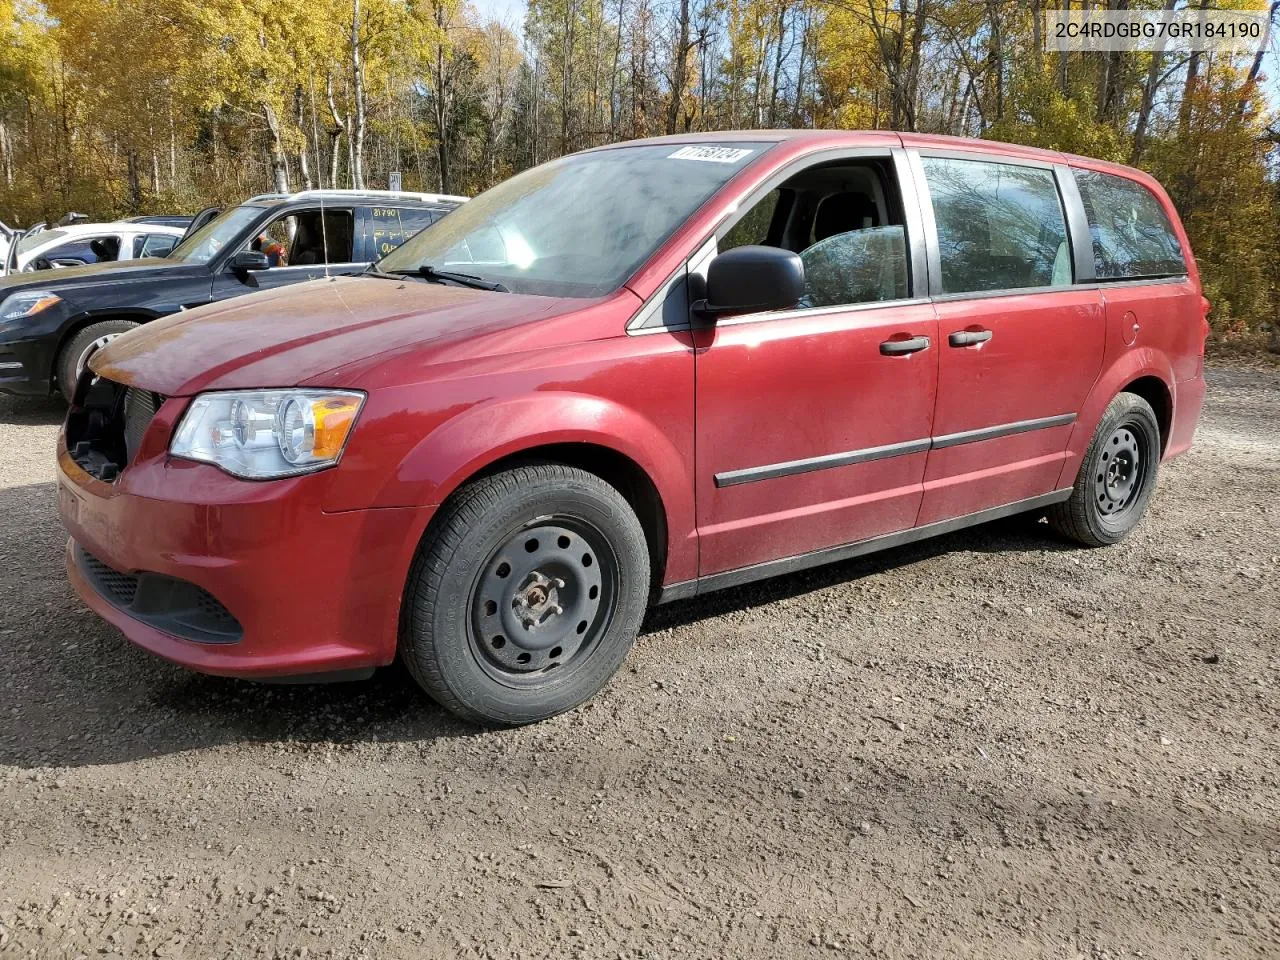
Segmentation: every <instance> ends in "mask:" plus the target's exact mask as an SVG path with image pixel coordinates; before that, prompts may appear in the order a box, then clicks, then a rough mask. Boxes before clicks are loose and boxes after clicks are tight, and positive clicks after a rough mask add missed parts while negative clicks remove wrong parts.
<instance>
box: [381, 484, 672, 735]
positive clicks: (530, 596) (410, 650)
mask: <svg viewBox="0 0 1280 960" xmlns="http://www.w3.org/2000/svg"><path fill="white" fill-rule="evenodd" d="M649 586H650V584H649V550H648V546H647V543H646V540H645V535H644V530H643V529H642V528H641V526H640V521H639V520H638V519H637V518H636V515H635V512H634V511H633V510H632V509H631V507H630V505H629V504H628V503H627V501H626V500H625V499H624V498H623V497H622V495H621V494H620V493H619V492H618V491H617V490H616V489H614V488H613V487H612V486H610V485H609V484H607V483H605V482H604V481H603V480H601V479H600V478H599V477H597V476H595V475H594V474H591V473H587V472H586V471H584V470H579V469H577V468H574V467H568V466H564V465H561V464H554V463H533V464H529V465H526V466H519V467H515V468H513V469H510V470H505V471H503V472H501V473H496V474H494V475H492V476H489V477H485V478H483V479H480V480H477V481H474V482H472V483H469V484H467V485H466V486H464V487H462V488H461V489H460V490H459V491H458V492H457V493H456V494H454V496H452V497H451V498H450V499H449V500H448V501H447V502H446V503H445V505H444V506H443V507H442V508H441V510H440V513H439V514H438V515H437V516H436V517H435V518H434V520H433V521H432V524H431V527H430V528H429V529H428V531H427V534H426V536H425V537H424V538H423V542H422V544H421V545H420V546H419V548H418V554H417V557H416V559H415V561H414V565H413V569H412V570H411V571H410V574H409V581H408V584H407V588H406V596H405V602H404V615H403V617H402V622H401V629H400V656H401V659H402V660H403V662H404V664H405V666H406V667H407V668H408V670H409V673H410V674H411V675H412V676H413V678H414V679H415V680H416V681H417V682H418V684H419V685H420V686H421V687H422V688H423V689H424V690H426V691H427V693H429V694H430V695H431V696H432V697H433V698H434V699H435V700H436V701H437V702H438V703H439V704H440V705H441V706H443V707H444V708H445V709H446V710H449V711H450V712H452V713H454V714H456V715H457V716H459V717H462V718H464V719H466V720H471V721H474V722H477V723H481V724H487V725H495V726H517V725H520V724H526V723H533V722H536V721H538V720H544V719H546V718H547V717H552V716H555V715H556V714H558V713H563V712H564V711H566V710H570V709H572V708H573V707H576V706H577V705H578V704H580V703H582V702H583V701H585V700H587V699H588V698H590V697H591V696H593V695H594V694H595V693H596V692H597V691H598V690H600V688H602V687H603V686H604V685H605V683H606V682H608V680H609V678H610V677H611V676H613V674H614V672H615V671H616V670H617V669H618V667H619V666H620V665H621V664H622V661H623V658H624V657H626V655H627V651H628V650H630V649H631V645H632V643H634V641H635V638H636V634H637V633H638V632H639V630H640V622H641V620H642V619H643V617H644V613H645V608H646V606H647V604H648V598H649Z"/></svg>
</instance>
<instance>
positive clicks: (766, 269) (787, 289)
mask: <svg viewBox="0 0 1280 960" xmlns="http://www.w3.org/2000/svg"><path fill="white" fill-rule="evenodd" d="M802 296H804V264H803V263H801V262H800V257H799V256H797V255H796V254H794V253H792V252H791V251H790V250H783V249H781V248H779V247H755V246H748V247H735V248H734V249H732V250H726V251H725V252H724V253H722V254H720V255H719V256H718V257H716V258H715V259H714V260H712V261H711V264H710V266H708V267H707V299H706V300H700V301H698V302H697V303H695V304H694V307H693V308H694V312H695V313H697V314H699V315H700V316H703V317H708V318H710V317H718V316H725V315H727V314H734V313H758V312H760V311H764V310H787V309H790V308H791V307H794V306H795V305H796V303H797V302H798V301H799V300H800V298H801V297H802Z"/></svg>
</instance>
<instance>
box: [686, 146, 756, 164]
mask: <svg viewBox="0 0 1280 960" xmlns="http://www.w3.org/2000/svg"><path fill="white" fill-rule="evenodd" d="M753 153H755V151H754V150H743V149H742V148H740V147H707V146H689V147H681V148H680V149H679V150H677V151H676V152H675V153H673V154H670V155H668V157H667V159H668V160H703V161H705V162H707V163H738V162H740V161H741V160H742V159H743V158H744V157H749V156H751V154H753Z"/></svg>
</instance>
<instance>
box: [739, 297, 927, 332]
mask: <svg viewBox="0 0 1280 960" xmlns="http://www.w3.org/2000/svg"><path fill="white" fill-rule="evenodd" d="M928 302H929V298H928V297H913V298H911V299H909V300H870V301H867V302H865V303H847V304H838V305H836V306H833V307H802V308H800V309H798V310H797V309H792V310H769V311H767V312H764V313H744V314H741V315H739V316H736V317H726V318H725V319H723V320H717V321H716V323H715V325H716V326H717V327H736V326H738V325H740V324H744V323H766V322H768V321H770V320H794V319H803V318H805V317H828V316H831V315H832V314H837V313H862V312H863V311H866V310H884V309H886V308H890V307H912V306H920V305H922V304H926V303H928Z"/></svg>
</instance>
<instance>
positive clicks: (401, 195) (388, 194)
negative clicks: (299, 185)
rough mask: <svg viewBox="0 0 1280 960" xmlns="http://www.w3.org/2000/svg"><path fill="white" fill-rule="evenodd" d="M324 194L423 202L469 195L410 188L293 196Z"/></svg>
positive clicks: (455, 200)
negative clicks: (427, 191) (425, 191)
mask: <svg viewBox="0 0 1280 960" xmlns="http://www.w3.org/2000/svg"><path fill="white" fill-rule="evenodd" d="M320 194H324V195H325V196H326V197H329V196H337V197H374V198H381V199H387V198H390V199H395V200H421V201H423V202H424V203H466V202H467V200H469V199H470V197H461V196H457V195H456V194H449V193H415V192H414V191H412V190H330V189H328V188H325V189H323V190H299V191H298V192H297V193H295V194H293V195H292V196H293V198H294V199H296V198H299V197H315V196H319V195H320Z"/></svg>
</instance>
